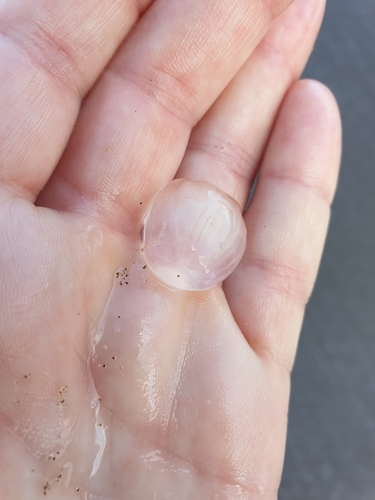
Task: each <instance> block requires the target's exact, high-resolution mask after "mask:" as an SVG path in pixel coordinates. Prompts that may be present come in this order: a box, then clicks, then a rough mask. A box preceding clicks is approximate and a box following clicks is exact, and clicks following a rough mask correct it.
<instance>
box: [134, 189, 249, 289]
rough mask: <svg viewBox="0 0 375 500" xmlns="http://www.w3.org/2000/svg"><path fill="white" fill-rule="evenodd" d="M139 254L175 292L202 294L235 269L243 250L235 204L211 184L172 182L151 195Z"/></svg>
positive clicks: (243, 233) (242, 228)
mask: <svg viewBox="0 0 375 500" xmlns="http://www.w3.org/2000/svg"><path fill="white" fill-rule="evenodd" d="M143 244H144V248H143V251H144V256H145V259H146V263H147V264H148V266H149V267H150V269H151V271H152V272H153V273H154V274H155V275H156V277H157V278H158V279H159V280H160V281H161V282H163V283H164V284H166V285H167V286H169V287H171V288H175V289H178V290H207V289H208V288H211V287H213V286H215V285H217V284H219V283H221V282H222V281H223V280H224V279H226V278H227V277H228V276H229V275H230V274H231V273H232V272H233V271H234V269H235V268H236V267H237V265H238V263H239V262H240V260H241V258H242V256H243V254H244V251H245V247H246V227H245V223H244V220H243V217H242V213H241V209H240V206H239V205H238V203H237V202H236V201H235V200H234V199H233V198H231V197H230V196H228V195H227V194H225V193H223V192H222V191H220V190H219V189H217V188H216V187H214V186H212V185H211V184H209V183H207V182H203V181H189V180H185V179H176V180H174V181H171V182H169V183H168V184H166V185H165V186H164V187H163V188H162V189H161V190H160V191H159V193H158V194H157V196H156V198H155V199H154V201H153V203H152V205H151V207H150V209H149V211H148V212H147V214H146V217H145V222H144V228H143Z"/></svg>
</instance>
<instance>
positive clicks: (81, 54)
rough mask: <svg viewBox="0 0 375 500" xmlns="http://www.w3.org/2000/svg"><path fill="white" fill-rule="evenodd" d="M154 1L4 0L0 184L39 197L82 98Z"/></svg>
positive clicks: (1, 13) (0, 24)
mask: <svg viewBox="0 0 375 500" xmlns="http://www.w3.org/2000/svg"><path fill="white" fill-rule="evenodd" d="M150 1H151V0H129V1H127V2H124V1H123V0H103V1H101V2H98V1H96V0H88V1H85V2H75V1H73V0H68V1H64V2H61V1H59V0H48V1H44V0H32V1H31V0H3V2H0V19H1V21H0V34H1V35H0V61H1V62H0V109H1V120H0V142H1V146H2V147H1V149H0V185H6V186H8V187H9V188H11V189H12V190H15V191H16V192H17V193H22V194H23V195H24V196H26V197H27V198H30V199H33V198H34V197H35V194H36V193H38V192H39V190H40V189H41V188H42V187H43V185H44V184H45V182H46V181H47V179H48V177H49V176H50V174H51V171H52V170H53V169H54V168H55V166H56V163H57V161H58V159H59V158H60V156H61V154H62V151H63V149H64V147H65V145H66V143H67V141H68V138H69V135H70V134H71V130H72V128H73V125H74V122H75V120H76V118H77V114H78V111H79V108H80V105H81V99H82V97H83V96H84V95H85V94H86V92H87V91H88V90H89V88H90V87H91V86H92V84H93V83H94V81H95V80H96V78H97V77H98V75H99V74H100V72H101V71H102V70H103V68H104V67H105V66H106V64H107V63H108V61H109V59H110V58H111V57H112V55H113V53H114V52H115V51H116V49H117V47H118V45H119V44H120V43H121V41H122V40H123V38H124V37H125V35H126V34H127V33H128V32H129V30H130V29H131V27H132V26H133V25H134V23H135V21H136V20H137V18H138V16H139V14H140V12H141V11H142V10H144V9H145V8H146V6H147V5H148V4H149V3H150Z"/></svg>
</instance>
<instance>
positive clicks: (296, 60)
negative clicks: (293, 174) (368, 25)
mask: <svg viewBox="0 0 375 500" xmlns="http://www.w3.org/2000/svg"><path fill="white" fill-rule="evenodd" d="M324 6H325V1H324V0H296V1H295V2H294V3H293V4H292V5H291V6H290V7H289V8H288V9H287V10H286V11H285V12H284V13H283V14H282V15H281V16H280V17H279V18H278V19H276V20H275V21H274V23H273V24H272V26H271V28H270V30H269V32H268V33H267V35H266V36H265V37H264V39H263V40H262V41H261V43H260V44H259V45H258V47H257V48H256V50H255V51H254V53H253V54H252V55H251V57H250V58H249V60H248V61H247V62H246V64H245V65H244V67H243V68H242V69H241V71H240V72H239V73H238V75H237V76H236V77H235V78H234V79H233V80H232V82H231V83H230V85H229V86H228V87H227V89H226V90H225V91H224V92H223V94H222V95H221V96H220V97H219V99H218V100H217V101H216V103H215V104H214V105H213V106H212V107H211V108H210V110H209V111H208V113H207V114H206V115H205V116H204V118H203V119H202V120H201V121H200V122H199V124H198V125H197V127H195V129H194V130H193V132H192V135H191V137H190V141H189V145H188V148H187V151H186V155H185V157H184V160H183V162H182V165H181V167H180V169H179V171H178V173H177V177H184V178H189V179H193V180H198V179H200V180H205V181H208V182H211V183H212V182H214V183H215V185H217V186H218V187H219V188H220V189H222V190H223V191H225V192H227V193H228V194H230V195H231V196H232V197H233V198H235V199H236V200H237V201H238V202H239V204H240V205H241V206H242V207H244V206H245V203H246V200H247V198H248V194H249V186H250V184H251V181H252V180H253V178H254V175H255V172H256V169H257V167H258V164H259V161H260V159H261V157H262V154H263V151H264V148H265V145H266V142H267V140H268V137H269V134H270V131H271V128H272V125H273V122H274V119H275V116H276V113H277V110H278V108H279V106H280V103H281V101H282V99H283V97H284V95H285V92H286V91H287V89H288V88H289V86H290V85H291V84H292V82H293V81H295V80H297V79H298V78H299V76H300V74H301V72H302V70H303V68H304V66H305V64H306V62H307V59H308V57H309V55H310V52H311V50H312V47H313V44H314V41H315V39H316V36H317V33H318V31H319V28H320V25H321V21H322V17H323V12H324Z"/></svg>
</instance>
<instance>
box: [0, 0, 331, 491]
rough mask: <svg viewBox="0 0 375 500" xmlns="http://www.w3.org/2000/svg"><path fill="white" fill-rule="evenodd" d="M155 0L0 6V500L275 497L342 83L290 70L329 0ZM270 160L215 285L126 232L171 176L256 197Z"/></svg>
mask: <svg viewBox="0 0 375 500" xmlns="http://www.w3.org/2000/svg"><path fill="white" fill-rule="evenodd" d="M149 3H150V1H149V0H129V1H128V2H124V1H123V0H107V1H105V0H104V1H102V2H96V1H88V2H74V1H67V2H60V1H57V0H49V1H48V2H47V1H43V0H16V1H15V0H5V1H3V2H2V3H1V6H0V19H1V20H2V22H1V26H2V29H1V32H2V34H3V36H2V39H1V42H0V50H1V58H0V60H1V72H0V109H1V116H2V119H1V123H0V138H1V144H2V148H1V151H0V158H1V162H0V185H1V187H0V235H1V239H0V276H1V281H0V304H1V305H0V310H1V316H0V347H1V348H0V370H1V371H0V373H1V384H0V493H1V494H0V496H1V498H4V499H7V500H19V499H22V500H29V499H30V500H34V499H39V498H46V497H47V498H50V499H59V500H64V499H74V498H77V499H79V498H85V499H91V500H99V499H101V500H104V499H105V500H119V499H126V500H164V499H178V500H184V499H189V500H224V499H225V500H227V499H230V500H232V499H233V500H234V499H236V500H247V499H251V500H256V499H258V498H262V499H269V500H274V499H275V498H276V496H277V488H278V484H279V481H280V476H281V469H282V461H283V455H284V445H285V433H286V424H287V410H288V393H289V373H290V370H291V367H292V363H293V358H294V354H295V349H296V344H297V340H298V334H299V330H300V327H301V322H302V318H303V311H304V306H305V304H306V301H307V300H308V297H309V294H310V292H311V289H312V285H313V282H314V279H315V276H316V272H317V268H318V263H319V259H320V255H321V251H322V247H323V242H324V238H325V234H326V229H327V224H328V219H329V204H330V202H331V200H332V196H333V192H334V189H335V184H336V179H337V172H338V165H339V156H340V123H339V116H338V112H337V108H336V105H335V102H334V99H333V98H332V96H331V94H330V93H329V91H327V89H325V88H324V87H323V86H322V85H320V84H318V83H315V82H298V83H295V81H296V79H297V78H298V76H299V74H300V73H301V70H302V69H303V67H304V65H305V63H306V60H307V58H308V55H309V53H310V51H311V48H312V46H313V43H314V40H315V37H316V33H317V31H318V29H319V25H320V21H321V17H322V14H323V8H324V5H323V3H324V2H323V1H322V0H295V2H294V4H293V5H292V6H290V7H289V8H287V7H288V5H289V4H290V3H291V2H290V0H285V1H283V0H267V1H265V0H252V1H251V2H249V1H245V0H241V1H239V2H234V3H233V2H232V3H231V2H226V1H223V0H217V1H216V2H212V1H209V0H199V1H198V0H191V1H189V2H186V1H183V0H175V1H174V2H172V1H170V0H155V1H154V3H153V4H152V5H151V6H149ZM284 8H287V10H286V11H285V12H284V13H283V14H282V15H281V16H280V17H278V18H277V19H276V20H275V21H274V22H273V23H272V25H271V27H270V23H271V21H272V18H274V17H277V16H278V15H279V14H280V13H281V12H282V11H283V9H284ZM147 9H148V10H147ZM138 15H142V17H141V18H140V20H139V22H138V23H137V25H136V26H134V24H135V22H136V21H137V17H138ZM132 28H133V31H132V33H131V34H130V35H129V37H128V38H127V39H126V41H125V43H124V44H123V45H122V46H121V47H120V48H119V50H118V52H117V53H116V55H115V56H114V58H113V60H112V61H111V63H110V64H109V66H108V67H107V68H106V69H105V70H104V68H105V66H106V64H107V63H108V61H109V59H110V58H111V57H112V55H113V54H114V52H115V51H116V50H117V49H118V47H119V46H120V44H121V42H122V41H123V39H124V37H125V36H126V35H127V33H129V31H130V30H131V29H132ZM269 28H270V29H269ZM263 37H264V38H263ZM262 38H263V40H262V41H261V42H260V40H261V39H262ZM259 42H260V44H259ZM258 44H259V45H258ZM255 47H256V48H255ZM241 68H242V69H241ZM103 70H104V72H103ZM229 82H230V83H229ZM94 84H95V85H94ZM92 86H94V87H93V90H92V91H91V92H90V93H89V94H88V95H86V94H87V93H88V91H89V89H90V88H91V87H92ZM287 92H288V93H287ZM286 93H287V96H286V97H285V95H286ZM84 96H86V97H85V102H84V105H83V106H81V99H82V98H83V97H84ZM284 97H285V99H284ZM276 115H277V119H276V121H275V117H276ZM76 120H77V122H76ZM75 122H76V125H75ZM191 130H192V133H191ZM70 135H71V137H70ZM69 138H70V140H69ZM68 141H69V142H68ZM67 143H68V145H67ZM66 145H67V146H66ZM65 147H66V149H65ZM64 149H65V151H64ZM63 151H64V154H63V155H62V153H63ZM61 155H62V157H61ZM60 157H61V158H60ZM56 165H57V166H56ZM258 168H260V173H259V180H258V185H257V189H256V193H255V196H254V198H253V200H252V203H251V205H250V208H249V209H248V210H247V211H246V213H245V221H246V224H247V228H248V245H247V250H246V253H245V256H244V258H243V260H242V262H241V263H240V265H239V266H238V268H237V269H236V271H235V272H234V273H233V274H232V275H231V276H230V277H229V278H228V280H226V282H225V283H224V284H223V287H216V288H213V289H211V290H209V291H206V292H199V293H191V292H177V293H174V292H171V291H170V290H168V289H165V288H164V287H163V286H161V285H160V284H158V283H156V282H155V281H154V279H153V277H152V276H151V275H150V274H149V273H148V270H147V269H143V265H142V263H141V261H139V262H138V261H137V260H136V259H137V258H138V257H137V252H136V250H135V249H134V241H135V240H136V239H137V237H138V233H139V230H140V227H141V226H142V220H143V216H144V214H145V211H146V210H147V207H148V205H149V204H150V202H151V200H152V199H153V197H154V196H155V194H156V193H157V192H158V190H159V189H160V187H161V186H162V185H163V184H165V183H166V182H168V181H169V180H171V179H173V178H174V176H175V175H177V176H179V177H185V178H191V179H203V180H207V181H209V182H211V183H213V184H215V185H217V186H218V187H219V188H221V189H222V190H223V191H226V192H227V193H228V194H230V195H231V196H232V197H234V198H235V199H236V200H237V201H238V203H239V204H240V205H241V206H242V207H244V206H245V203H246V199H247V196H248V191H249V186H250V185H251V183H252V181H253V179H254V176H255V173H256V172H257V170H258ZM121 266H123V267H127V268H128V272H127V273H126V274H128V275H129V276H128V277H127V283H128V284H125V283H124V281H125V280H124V281H122V282H123V283H124V284H123V285H122V286H121V285H120V280H121V278H120V280H119V281H116V283H115V287H114V288H113V291H112V295H111V298H110V301H109V303H108V307H107V309H105V306H106V303H107V301H108V297H109V294H110V292H111V289H112V285H113V280H114V276H115V272H116V271H117V270H118V269H119V267H121ZM103 314H104V316H103ZM101 318H102V319H101ZM103 318H104V319H103ZM95 343H96V346H95V353H94V355H93V344H95Z"/></svg>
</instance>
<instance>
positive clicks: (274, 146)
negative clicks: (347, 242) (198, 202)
mask: <svg viewBox="0 0 375 500" xmlns="http://www.w3.org/2000/svg"><path fill="white" fill-rule="evenodd" d="M340 155H341V124H340V116H339V112H338V109H337V105H336V101H335V99H334V97H333V96H332V94H331V93H330V91H329V90H328V89H327V88H326V87H325V86H324V85H322V84H320V83H318V82H314V81H307V80H306V81H300V82H297V83H296V84H294V85H293V86H292V88H291V90H290V91H289V93H288V95H287V97H286V98H285V100H284V103H283V105H282V108H281V111H280V113H279V116H278V119H277V121H276V124H275V127H274V131H273V133H272V136H271V139H270V142H269V145H268V148H267V151H266V154H265V157H264V160H263V163H262V166H261V168H260V172H259V179H258V185H257V188H256V191H255V195H254V198H253V200H252V202H251V204H250V207H249V209H248V211H247V213H246V214H245V221H246V224H247V229H248V245H247V250H246V253H245V256H244V258H243V260H242V262H241V263H240V265H239V266H238V268H237V269H236V271H235V273H234V274H233V275H231V276H230V277H229V278H228V280H227V281H226V283H225V293H226V295H227V299H228V303H229V305H230V307H231V310H232V313H233V315H234V318H235V319H236V321H237V323H238V325H239V327H240V328H241V330H242V331H243V334H244V335H245V337H246V339H247V340H248V342H249V344H250V345H251V346H252V347H253V348H254V349H255V350H256V351H257V352H258V353H260V354H265V355H271V356H272V358H276V359H277V361H278V362H280V363H281V364H282V365H283V366H284V367H286V368H287V369H288V370H290V369H291V367H292V364H293V361H294V356H295V351H296V346H297V342H298V336H299V332H300V329H301V324H302V320H303V315H304V309H305V305H306V302H307V300H308V298H309V296H310V294H311V291H312V287H313V284H314V282H315V279H316V274H317V271H318V267H319V262H320V257H321V254H322V250H323V246H324V241H325V237H326V233H327V228H328V223H329V214H330V204H331V202H332V199H333V195H334V192H335V188H336V183H337V177H338V170H339V164H340Z"/></svg>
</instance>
